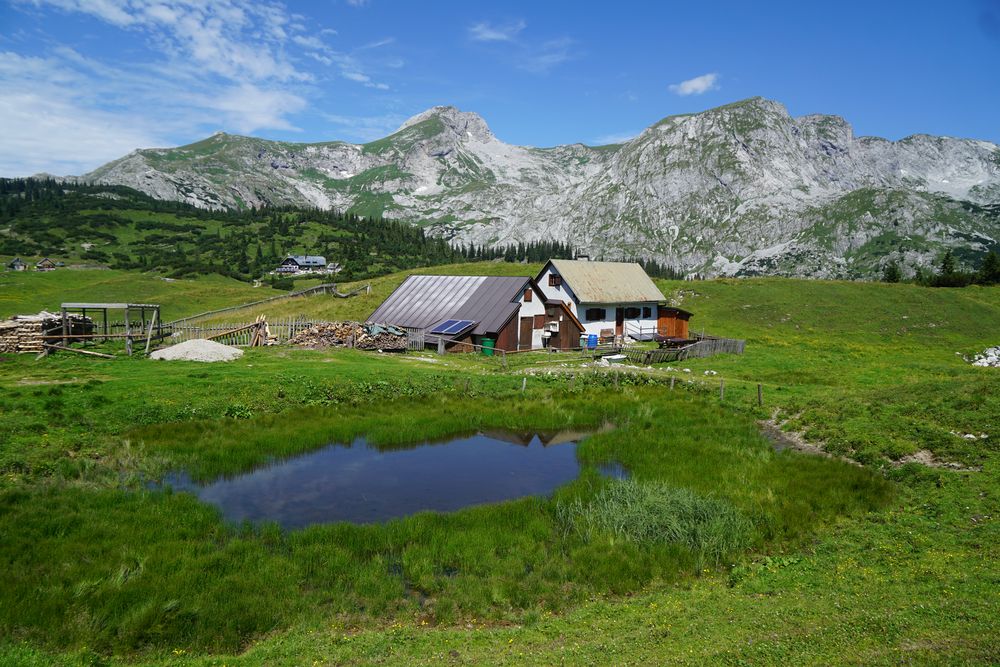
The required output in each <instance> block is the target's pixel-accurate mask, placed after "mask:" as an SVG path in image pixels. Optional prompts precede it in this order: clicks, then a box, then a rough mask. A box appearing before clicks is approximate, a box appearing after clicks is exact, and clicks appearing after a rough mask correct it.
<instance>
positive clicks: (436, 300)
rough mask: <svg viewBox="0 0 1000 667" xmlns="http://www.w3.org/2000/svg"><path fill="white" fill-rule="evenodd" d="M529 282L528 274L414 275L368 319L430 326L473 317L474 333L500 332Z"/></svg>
mask: <svg viewBox="0 0 1000 667" xmlns="http://www.w3.org/2000/svg"><path fill="white" fill-rule="evenodd" d="M528 285H533V281H532V280H531V278H528V277H526V276H521V277H511V276H410V277H409V278H407V279H406V280H404V281H403V284H402V285H400V286H399V287H397V288H396V290H395V291H394V292H393V293H392V294H390V295H389V297H388V298H387V299H386V300H385V301H383V302H382V305H380V306H379V307H378V308H376V309H375V312H374V313H372V314H371V317H369V318H368V321H369V322H376V323H384V324H394V325H396V326H399V327H406V328H407V329H427V328H428V327H431V326H433V325H435V324H437V323H439V322H441V321H442V320H447V319H454V320H471V321H473V322H476V326H475V328H474V329H472V333H473V334H476V335H483V334H487V333H496V332H498V331H499V330H500V329H502V328H503V325H504V324H506V323H507V321H508V320H510V318H511V317H512V316H513V315H514V313H516V312H517V309H518V308H519V302H518V301H517V298H518V295H519V294H520V293H521V290H522V289H524V287H526V286H528ZM536 291H537V290H536Z"/></svg>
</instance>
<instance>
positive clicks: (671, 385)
mask: <svg viewBox="0 0 1000 667" xmlns="http://www.w3.org/2000/svg"><path fill="white" fill-rule="evenodd" d="M676 380H677V378H675V377H672V378H670V391H673V390H674V382H675V381H676Z"/></svg>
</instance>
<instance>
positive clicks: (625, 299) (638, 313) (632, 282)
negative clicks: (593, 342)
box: [535, 259, 667, 339]
mask: <svg viewBox="0 0 1000 667" xmlns="http://www.w3.org/2000/svg"><path fill="white" fill-rule="evenodd" d="M535 282H536V283H538V286H539V287H540V288H541V289H543V290H545V295H546V297H548V298H549V299H551V300H554V301H561V302H563V303H565V304H566V305H567V306H568V308H569V310H570V311H571V312H572V313H573V315H575V316H576V318H577V319H578V320H579V321H580V323H581V324H582V325H583V327H584V330H585V332H586V333H587V334H596V335H598V336H601V337H606V338H607V337H611V336H616V337H625V336H631V337H632V338H636V339H650V338H652V337H653V335H654V334H655V333H656V331H657V318H658V317H659V316H660V310H661V304H663V303H664V302H666V299H665V298H664V296H663V294H662V293H661V292H660V290H659V289H657V287H656V285H654V284H653V281H652V280H650V278H649V276H648V275H646V272H645V271H643V269H642V267H641V266H639V265H638V264H635V263H633V262H591V261H581V260H569V259H550V260H549V261H548V262H547V263H546V264H545V266H544V267H542V271H541V273H539V274H538V277H537V278H536V279H535ZM663 310H664V311H666V309H665V308H663ZM663 314H664V315H666V314H667V313H666V312H664V313H663Z"/></svg>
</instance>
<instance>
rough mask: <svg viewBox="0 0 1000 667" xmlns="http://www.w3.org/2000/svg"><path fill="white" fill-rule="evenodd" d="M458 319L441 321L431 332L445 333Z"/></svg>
mask: <svg viewBox="0 0 1000 667" xmlns="http://www.w3.org/2000/svg"><path fill="white" fill-rule="evenodd" d="M457 321H458V320H445V321H444V322H439V323H438V325H437V326H436V327H434V328H433V329H431V333H432V334H443V333H445V332H446V331H445V330H446V329H447V328H448V327H450V326H451V325H453V324H454V323H455V322H457Z"/></svg>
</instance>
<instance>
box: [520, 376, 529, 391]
mask: <svg viewBox="0 0 1000 667" xmlns="http://www.w3.org/2000/svg"><path fill="white" fill-rule="evenodd" d="M527 386H528V378H521V393H522V394H523V393H524V390H525V389H526V388H527Z"/></svg>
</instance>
